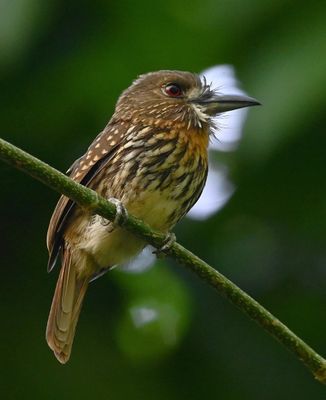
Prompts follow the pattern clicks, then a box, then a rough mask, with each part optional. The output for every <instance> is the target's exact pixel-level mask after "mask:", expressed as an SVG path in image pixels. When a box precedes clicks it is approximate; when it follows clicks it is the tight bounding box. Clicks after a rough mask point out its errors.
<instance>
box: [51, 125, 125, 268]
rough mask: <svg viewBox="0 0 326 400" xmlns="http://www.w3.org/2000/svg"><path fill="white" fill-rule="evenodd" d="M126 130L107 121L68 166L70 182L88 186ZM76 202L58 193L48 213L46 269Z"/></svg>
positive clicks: (54, 259)
mask: <svg viewBox="0 0 326 400" xmlns="http://www.w3.org/2000/svg"><path fill="white" fill-rule="evenodd" d="M125 133H126V128H125V127H124V125H121V124H119V125H117V124H116V123H109V124H108V125H107V127H106V128H105V129H104V130H103V131H102V132H101V133H100V134H99V135H98V136H97V137H96V139H95V140H94V141H93V142H92V144H91V145H90V146H89V148H88V150H87V152H86V153H85V154H84V155H83V156H82V157H80V158H78V159H77V160H76V161H75V162H74V163H73V164H72V166H71V167H70V168H69V169H68V171H67V174H68V175H69V176H70V177H71V179H73V180H74V181H76V182H78V183H80V184H82V185H84V186H89V184H90V182H91V181H92V179H93V178H94V177H95V176H96V175H97V174H98V173H99V172H100V170H101V169H102V168H103V167H104V166H105V165H107V163H108V162H109V161H110V159H111V158H112V156H113V155H114V154H115V151H116V149H117V148H118V146H119V145H120V144H121V141H122V140H123V138H124V136H125ZM75 205H76V203H75V202H74V201H72V200H70V199H69V198H68V197H66V196H61V197H60V199H59V201H58V203H57V205H56V207H55V209H54V212H53V214H52V217H51V220H50V224H49V228H48V233H47V240H46V241H47V247H48V250H49V261H48V271H51V270H52V269H53V267H54V266H55V263H56V260H57V258H58V255H59V254H60V251H61V248H62V244H63V232H64V230H65V228H66V225H67V222H68V219H69V217H70V216H71V214H72V212H73V210H74V208H75Z"/></svg>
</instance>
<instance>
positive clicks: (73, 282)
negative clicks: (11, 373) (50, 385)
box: [46, 249, 89, 364]
mask: <svg viewBox="0 0 326 400" xmlns="http://www.w3.org/2000/svg"><path fill="white" fill-rule="evenodd" d="M62 261H63V264H62V267H61V271H60V275H59V278H58V282H57V286H56V289H55V293H54V297H53V300H52V305H51V310H50V315H49V319H48V323H47V327H46V340H47V342H48V345H49V346H50V348H51V349H52V350H53V352H54V354H55V356H56V357H57V359H58V360H59V361H60V362H61V363H62V364H65V363H66V362H67V361H68V360H69V357H70V353H71V348H72V343H73V340H74V336H75V330H76V325H77V322H78V317H79V314H80V310H81V306H82V303H83V299H84V296H85V294H86V290H87V287H88V283H89V277H83V278H79V277H78V276H77V272H76V267H75V265H74V264H73V263H72V257H71V254H70V251H69V249H65V250H64V254H63V257H62Z"/></svg>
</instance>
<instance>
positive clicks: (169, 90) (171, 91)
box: [164, 83, 183, 97]
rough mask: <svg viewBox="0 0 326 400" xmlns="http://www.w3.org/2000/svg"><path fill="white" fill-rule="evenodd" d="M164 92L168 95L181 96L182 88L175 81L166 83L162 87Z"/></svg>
mask: <svg viewBox="0 0 326 400" xmlns="http://www.w3.org/2000/svg"><path fill="white" fill-rule="evenodd" d="M164 92H165V93H166V94H167V95H168V96H170V97H180V96H182V94H183V93H182V89H181V87H180V86H179V85H177V84H176V83H168V84H167V85H166V86H165V87H164Z"/></svg>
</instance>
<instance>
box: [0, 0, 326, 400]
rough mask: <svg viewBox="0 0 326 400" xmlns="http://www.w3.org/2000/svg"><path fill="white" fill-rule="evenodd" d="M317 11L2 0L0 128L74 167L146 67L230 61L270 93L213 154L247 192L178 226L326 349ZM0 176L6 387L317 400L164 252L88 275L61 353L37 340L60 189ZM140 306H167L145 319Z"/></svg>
mask: <svg viewBox="0 0 326 400" xmlns="http://www.w3.org/2000/svg"><path fill="white" fill-rule="evenodd" d="M325 17H326V3H325V2H321V1H309V2H306V1H296V2H294V1H290V0H287V1H286V0H282V1H281V0H274V1H261V0H259V1H258V0H248V1H240V0H238V1H236V0H228V1H227V0H224V1H216V0H201V1H198V0H192V1H191V2H188V1H176V0H173V1H172V0H166V1H156V2H154V1H152V2H147V1H145V0H138V1H137V2H134V1H119V2H113V1H105V0H94V1H85V0H84V1H64V0H61V1H60V0H58V1H54V0H52V1H42V0H20V1H4V0H3V1H1V2H0V74H1V87H0V123H1V133H0V135H1V136H2V137H3V138H5V139H7V140H9V141H11V142H13V143H14V144H16V145H18V146H20V147H22V148H23V149H25V150H27V151H29V152H31V153H32V154H34V155H35V156H37V157H39V158H41V159H42V160H45V161H46V162H48V163H50V164H51V165H53V166H55V167H57V168H58V169H60V170H62V171H65V170H66V169H67V167H68V166H69V165H70V164H71V163H72V161H73V160H74V159H75V158H76V157H77V156H79V155H80V154H81V153H82V152H83V151H84V150H85V148H86V147H87V145H88V144H89V143H90V141H91V140H92V139H93V138H94V137H95V136H96V134H97V133H98V132H99V131H100V130H101V129H102V128H103V127H104V125H105V124H106V122H107V120H108V119H109V117H110V115H111V114H112V112H113V109H114V104H115V101H116V99H117V96H118V95H119V93H120V92H121V91H122V90H123V89H124V88H126V87H127V86H128V85H129V84H130V82H131V81H132V80H133V79H134V78H135V77H136V76H137V75H138V74H139V73H143V72H148V71H152V70H157V69H181V70H190V71H201V70H203V69H204V68H207V67H209V66H211V65H215V64H221V63H229V64H233V65H234V66H235V67H236V70H237V73H238V76H239V78H240V80H241V81H242V82H243V86H244V88H245V89H246V90H247V92H248V93H250V94H251V95H252V96H255V97H256V98H258V99H259V100H260V101H261V102H262V103H263V105H264V106H263V107H261V108H259V109H258V108H255V109H252V110H250V113H249V118H248V120H247V123H246V127H245V135H244V139H243V141H242V142H241V145H240V148H239V149H238V150H237V151H235V152H233V153H224V154H222V155H220V156H217V157H220V158H221V159H223V161H224V162H225V163H226V164H227V165H229V167H230V171H231V176H232V179H233V181H234V182H235V184H236V186H237V191H236V193H235V195H234V196H233V198H232V199H231V201H230V202H229V203H228V204H227V206H226V207H225V208H224V209H223V210H222V211H220V212H219V213H218V214H216V215H215V216H213V217H212V218H210V219H208V220H206V221H201V222H195V221H192V220H184V221H183V222H182V223H180V224H179V226H178V227H177V229H176V233H177V236H178V239H179V241H180V242H181V243H182V244H184V245H185V246H186V247H188V248H189V249H191V250H192V251H194V252H195V253H197V254H198V255H199V256H201V257H202V258H204V259H205V260H206V261H208V262H209V263H211V264H212V265H214V266H215V267H217V268H218V269H219V270H220V271H221V272H223V273H224V274H226V275H227V276H228V277H230V278H231V279H232V280H233V281H234V282H236V283H237V284H238V285H240V286H241V287H242V288H243V289H244V290H246V291H248V292H249V293H250V294H251V295H253V296H254V297H255V298H256V299H257V300H258V301H260V302H261V303H262V304H263V305H265V306H266V307H267V308H268V309H269V310H271V311H272V312H273V313H274V314H275V315H276V316H278V317H279V318H280V319H281V320H282V321H283V322H285V323H286V324H288V326H289V327H290V328H292V329H293V330H294V331H295V332H296V333H297V334H298V335H300V336H301V337H302V338H303V339H305V340H306V341H307V342H308V343H309V344H310V345H311V346H312V347H314V348H315V349H316V350H318V351H319V352H320V353H321V354H326V313H325V309H326V307H325V303H326V290H325V289H326V249H325V241H326V179H325V172H326V156H325V151H326V134H325V125H326V120H325V104H326V90H325V87H326V73H325V71H326V45H325V43H326V28H325V20H326V18H325ZM0 174H1V176H0V179H1V202H2V204H1V207H0V213H1V226H0V229H1V288H0V312H1V314H0V315H1V334H0V335H1V336H0V343H1V345H0V346H1V362H0V363H1V372H0V380H1V384H0V392H1V397H2V398H3V399H56V400H57V399H93V398H94V399H134V398H135V399H144V400H145V399H156V400H159V399H162V400H166V399H178V400H179V399H208V398H214V399H215V398H216V399H223V400H233V399H242V400H247V399H248V400H249V399H250V400H252V399H255V400H256V399H257V400H260V399H266V400H269V399H289V398H291V399H300V400H301V399H302V400H304V399H308V398H309V399H313V400H319V399H325V395H326V391H325V387H323V386H321V385H320V384H319V383H317V382H316V381H314V379H313V377H312V376H311V375H310V373H309V372H308V371H307V370H306V369H305V368H304V367H303V366H302V365H301V364H300V363H299V361H298V360H296V359H295V357H294V356H293V355H292V354H290V353H288V352H287V351H286V350H285V349H284V348H283V347H282V346H281V345H279V344H278V343H277V342H276V341H274V339H272V338H271V337H269V336H268V335H267V334H266V333H265V332H263V331H262V330H261V329H260V328H258V327H257V326H256V325H255V324H254V323H252V322H251V321H250V320H248V319H247V318H246V317H245V316H243V315H242V314H241V313H240V312H239V311H238V310H237V309H235V308H234V307H233V306H231V305H230V304H229V303H228V302H227V301H226V300H224V299H222V298H221V297H219V295H218V294H217V293H215V292H214V291H213V290H212V289H211V288H210V287H208V286H207V285H206V284H204V283H203V282H201V281H200V280H199V279H198V278H197V277H196V276H194V275H192V274H190V273H189V272H187V271H184V270H183V268H182V267H180V266H179V265H176V264H174V263H173V262H172V261H170V260H161V261H160V262H159V263H158V264H157V265H156V266H155V267H154V268H152V269H150V270H148V271H147V272H146V273H143V274H130V273H126V272H121V271H120V272H119V271H118V270H116V271H114V272H112V273H111V274H109V275H107V276H105V278H102V279H101V280H99V281H97V282H96V283H94V284H93V285H91V287H90V290H89V294H88V297H87V301H86V303H85V306H84V309H83V312H82V315H81V319H80V323H79V326H78V332H77V337H76V341H75V345H74V349H73V354H72V359H71V361H70V362H69V364H67V365H66V366H61V365H59V363H58V362H57V361H56V360H55V358H54V357H53V355H52V353H51V352H50V350H49V349H48V348H47V345H46V343H45V340H44V330H45V325H46V320H47V314H48V310H49V307H50V302H51V299H52V294H53V290H54V285H55V280H56V274H57V271H56V272H54V274H52V275H47V273H46V263H47V251H46V247H45V235H46V229H47V224H48V220H49V218H50V215H51V212H52V209H53V207H54V205H55V203H56V201H57V198H58V195H57V194H56V193H54V192H53V191H51V190H49V189H48V188H46V187H45V186H43V185H41V184H40V183H38V182H36V181H34V180H32V179H31V178H29V177H28V176H25V175H23V174H22V173H21V172H18V171H15V170H13V169H11V168H10V167H8V166H7V165H4V164H0ZM137 307H147V308H148V307H149V308H151V309H154V310H156V311H157V313H158V315H159V318H158V319H157V320H156V321H154V322H152V323H148V324H146V325H144V326H143V327H140V328H137V327H136V326H135V324H134V323H133V320H132V318H131V315H132V312H133V310H135V308H137Z"/></svg>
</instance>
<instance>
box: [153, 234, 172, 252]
mask: <svg viewBox="0 0 326 400" xmlns="http://www.w3.org/2000/svg"><path fill="white" fill-rule="evenodd" d="M176 240H177V238H176V236H175V234H174V233H173V232H168V233H167V234H166V236H165V238H164V241H163V245H162V246H161V247H160V248H158V249H156V250H154V251H153V254H156V256H157V257H163V256H164V255H165V252H166V251H167V250H169V249H170V248H171V247H172V246H173V244H174V243H175V241H176Z"/></svg>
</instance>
